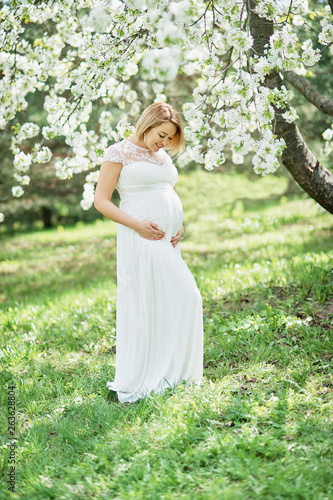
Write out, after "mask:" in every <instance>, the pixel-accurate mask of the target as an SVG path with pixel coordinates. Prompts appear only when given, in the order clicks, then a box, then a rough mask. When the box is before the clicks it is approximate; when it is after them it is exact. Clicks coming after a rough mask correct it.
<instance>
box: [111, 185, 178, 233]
mask: <svg viewBox="0 0 333 500" xmlns="http://www.w3.org/2000/svg"><path fill="white" fill-rule="evenodd" d="M119 208H120V209H121V210H123V211H124V212H126V213H127V214H128V215H131V216H132V217H134V218H135V219H137V220H149V221H151V222H154V223H155V224H157V225H158V227H159V228H160V229H161V230H162V231H164V232H165V233H166V237H167V238H168V239H170V238H171V237H172V236H175V235H176V234H177V232H178V230H179V228H180V226H181V225H182V222H183V207H182V204H181V201H180V198H179V196H178V195H177V193H176V192H175V191H174V190H173V189H171V190H169V191H167V192H160V193H155V192H154V193H149V192H148V193H147V192H145V193H142V194H139V193H136V194H135V195H133V196H130V197H126V198H125V200H122V201H121V203H120V206H119Z"/></svg>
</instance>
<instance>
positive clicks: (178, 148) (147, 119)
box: [135, 102, 185, 156]
mask: <svg viewBox="0 0 333 500" xmlns="http://www.w3.org/2000/svg"><path fill="white" fill-rule="evenodd" d="M165 122H170V123H173V124H174V125H175V127H176V128H177V132H176V133H175V135H174V136H173V138H172V141H171V143H170V145H169V146H168V151H169V152H170V153H171V154H172V155H173V156H176V155H178V154H180V153H182V152H183V151H184V149H185V140H184V132H183V126H182V123H181V121H180V117H179V114H178V113H177V111H176V110H175V108H174V107H173V106H171V105H170V104H166V103H165V102H155V103H154V104H151V105H150V106H148V108H146V109H145V110H144V111H143V113H142V115H141V116H140V118H139V120H138V121H137V124H136V126H135V133H136V136H137V137H138V139H139V140H143V138H144V134H146V133H147V132H149V130H151V129H152V128H155V127H158V126H159V125H161V123H165Z"/></svg>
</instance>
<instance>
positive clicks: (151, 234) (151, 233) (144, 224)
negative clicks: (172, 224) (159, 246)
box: [136, 220, 165, 240]
mask: <svg viewBox="0 0 333 500" xmlns="http://www.w3.org/2000/svg"><path fill="white" fill-rule="evenodd" d="M138 224H139V227H138V229H136V232H137V233H138V234H139V235H140V236H142V238H146V239H147V240H162V239H163V238H164V236H165V233H164V232H163V231H161V230H160V229H159V227H158V226H157V225H156V224H155V223H154V222H150V221H148V220H144V221H141V222H139V223H138Z"/></svg>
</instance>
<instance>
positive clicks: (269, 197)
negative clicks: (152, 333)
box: [0, 172, 333, 500]
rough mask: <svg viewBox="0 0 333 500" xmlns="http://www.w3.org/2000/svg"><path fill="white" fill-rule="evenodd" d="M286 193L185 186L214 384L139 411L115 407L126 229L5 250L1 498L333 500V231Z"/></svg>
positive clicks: (307, 204)
mask: <svg viewBox="0 0 333 500" xmlns="http://www.w3.org/2000/svg"><path fill="white" fill-rule="evenodd" d="M286 185H287V182H286V180H285V179H284V178H282V177H280V178H277V177H274V176H267V177H265V178H258V179H256V180H255V181H253V180H249V179H248V178H246V177H245V176H241V175H233V176H231V175H221V174H214V173H206V172H194V173H191V174H189V175H186V176H185V175H180V178H179V181H178V184H177V191H178V193H179V194H180V196H181V198H182V201H183V205H184V212H185V229H186V238H185V240H184V241H183V242H182V252H183V257H184V259H185V260H186V262H187V263H188V265H189V267H190V268H191V270H192V272H193V274H194V276H195V278H196V281H197V283H198V286H199V288H200V290H201V293H202V297H203V302H204V325H205V352H204V367H205V370H204V382H203V385H202V387H201V388H200V389H195V388H193V387H186V386H183V385H181V386H179V387H177V388H176V389H175V390H167V391H166V393H165V394H163V395H154V394H153V395H152V396H151V397H150V398H147V399H145V400H141V401H139V402H136V403H132V404H120V403H118V402H117V401H116V398H115V394H114V393H112V392H110V391H108V390H107V389H106V382H107V381H109V380H112V379H113V377H114V369H115V307H116V225H115V224H113V223H112V222H110V221H104V222H98V223H96V224H91V225H86V226H84V225H78V226H76V227H71V228H65V229H64V228H60V229H59V230H51V231H39V232H35V233H26V234H22V235H17V236H14V237H6V238H2V241H1V249H0V257H1V263H0V273H1V277H0V279H1V294H0V301H1V305H2V308H1V311H0V328H1V350H0V357H1V408H2V412H1V415H0V422H1V446H2V448H1V461H0V478H1V485H0V498H3V499H14V498H15V499H17V498H20V499H27V500H42V499H56V500H60V499H75V500H76V499H101V498H109V499H129V498H133V499H143V500H147V499H149V500H155V499H156V500H160V499H174V498H175V499H178V498H179V499H180V498H182V499H188V500H192V499H203V500H206V499H230V500H238V499H242V500H243V499H300V500H303V499H306V500H308V499H309V500H326V499H332V498H333V476H332V472H331V470H332V469H331V467H332V452H333V432H332V430H333V429H332V420H333V418H332V406H333V405H332V396H333V375H332V359H333V341H332V324H333V272H332V262H333V249H332V230H333V224H332V219H331V216H330V214H328V213H326V212H323V211H322V210H321V209H320V207H319V206H318V205H317V204H316V203H315V202H313V201H312V200H310V199H308V198H307V197H306V196H305V195H302V194H298V195H294V196H293V197H286V196H284V191H285V189H286ZM13 384H15V386H16V422H15V423H16V437H17V444H16V449H15V454H16V463H15V466H16V490H15V493H11V492H9V491H8V489H7V488H8V485H7V484H6V479H7V476H6V474H7V472H8V459H9V453H10V450H9V448H8V447H7V445H8V443H9V437H10V436H8V434H7V433H8V416H9V415H8V398H7V394H8V386H10V385H13Z"/></svg>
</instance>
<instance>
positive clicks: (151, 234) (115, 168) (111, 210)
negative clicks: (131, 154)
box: [94, 161, 164, 240]
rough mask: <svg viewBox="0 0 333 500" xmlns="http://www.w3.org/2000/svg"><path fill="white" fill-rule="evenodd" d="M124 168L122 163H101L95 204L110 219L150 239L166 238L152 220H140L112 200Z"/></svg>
mask: <svg viewBox="0 0 333 500" xmlns="http://www.w3.org/2000/svg"><path fill="white" fill-rule="evenodd" d="M121 169H122V164H121V163H114V162H111V161H104V162H103V163H102V165H101V169H100V172H99V178H98V182H97V185H96V190H95V197H94V206H95V208H96V210H98V211H99V212H101V213H102V214H103V215H105V217H107V218H108V219H111V220H113V221H114V222H118V223H119V224H123V225H124V226H127V227H130V228H131V229H134V231H137V232H138V233H139V234H140V236H142V237H143V238H147V239H150V240H157V239H162V238H164V232H163V231H160V230H159V228H158V227H157V226H156V224H154V223H153V222H150V221H138V220H137V219H135V218H134V217H131V216H130V215H128V214H126V213H125V212H123V211H122V210H120V209H119V208H118V207H117V206H116V205H115V204H114V203H112V202H111V196H112V194H113V191H114V189H115V187H116V184H117V180H118V177H119V174H120V171H121Z"/></svg>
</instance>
